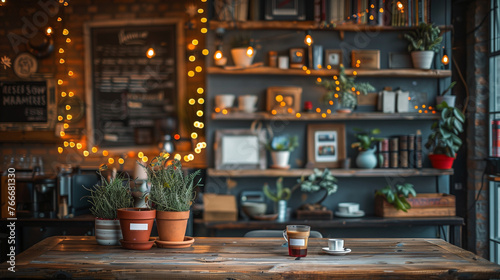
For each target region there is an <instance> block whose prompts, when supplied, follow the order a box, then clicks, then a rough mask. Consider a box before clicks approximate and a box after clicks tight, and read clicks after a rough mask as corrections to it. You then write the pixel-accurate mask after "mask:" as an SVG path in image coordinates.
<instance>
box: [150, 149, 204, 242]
mask: <svg viewBox="0 0 500 280" xmlns="http://www.w3.org/2000/svg"><path fill="white" fill-rule="evenodd" d="M143 167H144V168H145V169H146V173H147V174H148V181H149V182H150V183H151V191H150V193H149V198H148V204H149V206H150V207H152V208H155V209H156V210H157V212H156V225H157V227H158V235H159V238H160V241H176V242H182V241H184V240H185V238H184V237H185V234H186V227H187V221H188V219H189V213H190V208H191V205H192V204H193V201H194V199H195V195H196V191H195V189H196V187H197V186H198V185H199V184H200V181H201V178H200V179H199V180H197V181H195V178H196V176H198V175H199V174H200V170H197V171H195V172H193V173H191V174H189V175H185V174H184V171H183V170H182V165H181V163H180V161H178V160H176V159H174V160H172V161H171V162H169V161H168V154H162V155H160V156H157V157H155V158H154V159H153V160H151V162H150V164H149V165H148V166H143Z"/></svg>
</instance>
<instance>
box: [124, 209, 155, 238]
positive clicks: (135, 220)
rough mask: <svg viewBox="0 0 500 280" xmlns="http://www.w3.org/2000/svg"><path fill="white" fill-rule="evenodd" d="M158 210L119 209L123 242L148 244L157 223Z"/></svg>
mask: <svg viewBox="0 0 500 280" xmlns="http://www.w3.org/2000/svg"><path fill="white" fill-rule="evenodd" d="M155 216H156V210H155V209H148V208H121V209H118V218H119V219H120V227H121V229H122V234H123V240H125V241H139V242H148V241H149V236H150V235H151V229H152V228H153V223H154V221H155Z"/></svg>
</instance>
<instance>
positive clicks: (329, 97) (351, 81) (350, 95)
mask: <svg viewBox="0 0 500 280" xmlns="http://www.w3.org/2000/svg"><path fill="white" fill-rule="evenodd" d="M316 84H317V85H319V86H322V87H324V88H325V89H327V92H326V94H324V95H323V96H322V98H321V99H322V101H323V102H324V103H325V104H328V103H329V102H330V101H333V100H334V99H338V102H339V103H340V104H341V105H342V106H343V107H345V108H351V109H354V107H356V106H357V105H358V94H361V93H362V94H363V95H366V94H368V92H370V91H374V90H375V88H374V87H373V86H372V85H371V84H370V83H356V77H355V76H351V77H349V76H347V75H346V73H345V68H344V66H343V65H340V72H339V75H338V76H334V78H333V79H322V80H321V81H317V82H316ZM353 89H354V90H353Z"/></svg>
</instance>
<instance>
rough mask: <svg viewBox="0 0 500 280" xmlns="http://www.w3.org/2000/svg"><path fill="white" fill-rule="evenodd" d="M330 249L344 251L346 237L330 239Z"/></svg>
mask: <svg viewBox="0 0 500 280" xmlns="http://www.w3.org/2000/svg"><path fill="white" fill-rule="evenodd" d="M328 250H330V251H344V239H328Z"/></svg>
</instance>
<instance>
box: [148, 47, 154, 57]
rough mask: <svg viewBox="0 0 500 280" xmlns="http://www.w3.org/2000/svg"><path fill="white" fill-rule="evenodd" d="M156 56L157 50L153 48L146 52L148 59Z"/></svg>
mask: <svg viewBox="0 0 500 280" xmlns="http://www.w3.org/2000/svg"><path fill="white" fill-rule="evenodd" d="M155 55H156V52H155V50H154V49H153V48H149V49H148V50H147V51H146V57H147V58H153V57H154V56H155Z"/></svg>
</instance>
